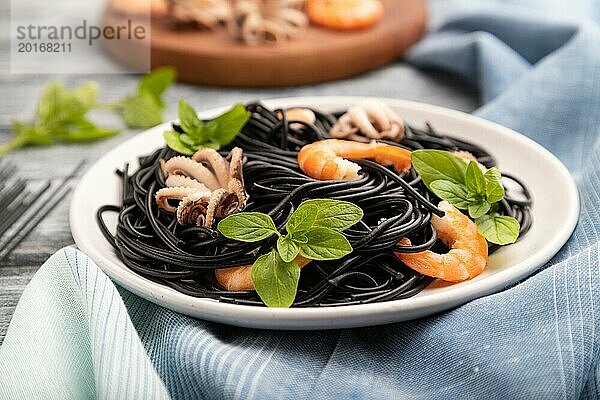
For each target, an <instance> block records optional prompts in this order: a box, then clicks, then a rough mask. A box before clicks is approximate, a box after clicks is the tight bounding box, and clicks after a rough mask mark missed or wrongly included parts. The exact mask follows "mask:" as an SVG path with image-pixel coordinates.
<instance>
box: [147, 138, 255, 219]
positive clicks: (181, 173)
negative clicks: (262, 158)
mask: <svg viewBox="0 0 600 400" xmlns="http://www.w3.org/2000/svg"><path fill="white" fill-rule="evenodd" d="M242 163H243V151H242V149H240V148H239V147H235V148H233V149H232V150H231V152H230V153H229V155H228V156H227V157H226V158H223V157H222V156H221V155H220V154H219V153H218V152H216V151H215V150H213V149H208V148H205V149H200V150H198V151H197V152H196V153H195V154H194V155H193V156H192V157H191V158H189V157H184V156H176V157H173V158H171V159H169V160H168V161H164V160H161V168H162V172H163V174H164V176H165V184H166V187H164V188H162V189H160V190H158V191H157V192H156V195H155V199H156V203H157V204H158V206H159V207H160V208H161V209H163V210H164V211H166V212H170V213H176V215H177V222H179V223H180V224H181V225H194V224H195V225H197V226H204V227H212V225H213V224H214V222H215V221H216V220H217V219H219V218H224V217H226V216H228V215H231V214H234V213H236V212H240V211H241V210H242V209H243V208H244V207H245V205H246V199H247V195H246V192H245V189H244V177H243V173H242ZM174 201H178V202H179V203H178V204H177V206H174V205H173V202H174Z"/></svg>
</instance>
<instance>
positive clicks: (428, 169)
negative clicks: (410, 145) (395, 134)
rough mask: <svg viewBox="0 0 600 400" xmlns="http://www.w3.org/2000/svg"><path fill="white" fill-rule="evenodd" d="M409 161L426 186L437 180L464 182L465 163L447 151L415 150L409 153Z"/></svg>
mask: <svg viewBox="0 0 600 400" xmlns="http://www.w3.org/2000/svg"><path fill="white" fill-rule="evenodd" d="M411 161H412V165H413V167H414V169H415V170H416V171H417V173H418V174H419V176H420V177H421V179H422V180H423V183H425V185H426V186H427V187H429V185H431V183H432V182H434V181H438V180H443V181H450V182H452V183H455V184H463V185H464V184H465V175H466V173H467V163H466V162H465V161H464V160H463V159H461V158H460V157H457V156H455V155H453V154H451V153H449V152H447V151H442V150H415V151H413V152H412V153H411Z"/></svg>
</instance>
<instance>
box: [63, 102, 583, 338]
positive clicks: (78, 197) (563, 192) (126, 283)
mask: <svg viewBox="0 0 600 400" xmlns="http://www.w3.org/2000/svg"><path fill="white" fill-rule="evenodd" d="M360 100H361V99H360V98H357V97H314V98H311V97H307V98H287V99H277V100H268V101H264V103H265V104H266V105H267V106H269V107H292V106H301V105H310V106H312V107H316V108H319V109H322V110H324V111H334V110H343V109H345V108H347V107H348V106H350V105H352V104H355V103H357V102H358V101H360ZM386 102H387V103H388V104H389V105H390V106H392V107H393V108H394V109H395V110H396V111H397V112H398V113H399V114H400V115H401V116H402V117H404V118H405V119H406V120H407V121H408V122H409V123H411V124H414V125H417V126H418V125H423V124H424V122H426V121H429V122H431V123H432V125H433V126H434V127H436V128H437V129H438V130H440V131H441V132H444V133H448V134H451V135H454V136H456V137H458V138H461V139H466V140H468V141H471V142H473V143H475V144H478V145H481V146H483V147H484V148H485V149H487V150H488V151H490V152H491V153H492V154H493V155H494V156H495V157H496V159H497V160H498V163H499V166H500V168H501V170H502V171H505V172H508V173H511V174H514V175H515V176H517V177H519V178H521V179H522V180H523V181H524V182H525V183H526V184H527V185H528V187H529V189H530V190H531V193H532V195H533V197H534V205H533V210H532V211H533V219H534V223H533V227H532V229H531V230H530V231H529V233H528V234H527V235H526V236H525V237H523V238H522V239H521V240H519V241H518V242H517V243H516V244H513V245H510V246H507V247H504V248H502V249H500V250H499V251H497V252H495V253H494V254H493V255H492V256H491V257H490V260H489V266H488V267H487V268H486V269H485V271H484V272H483V273H482V274H481V275H479V276H478V277H476V278H475V279H472V280H470V281H467V282H463V283H459V284H454V285H439V284H433V285H431V286H430V287H428V288H426V289H425V290H423V291H422V292H421V293H420V294H419V295H417V296H415V297H412V298H409V299H404V300H395V301H388V302H383V303H375V304H367V305H352V306H344V307H330V308H298V309H293V308H292V309H269V308H266V307H255V306H242V305H234V304H226V303H219V302H218V301H216V300H211V299H198V298H194V297H190V296H186V295H184V294H181V293H179V292H177V291H175V290H173V289H170V288H168V287H165V286H162V285H159V284H157V283H154V282H152V281H150V280H148V279H145V278H143V277H141V276H139V275H137V274H135V273H134V272H132V271H130V270H129V269H128V268H126V267H125V266H124V265H123V263H122V262H121V261H120V260H119V258H118V257H117V255H116V254H115V252H114V250H113V249H112V247H111V246H110V245H109V244H108V242H107V241H106V240H105V239H104V237H103V236H102V234H101V233H100V229H99V228H98V226H97V224H96V218H95V214H96V210H97V209H98V207H100V206H101V205H104V204H119V201H120V200H119V193H120V185H119V179H118V178H117V176H116V175H115V173H114V171H115V169H116V168H120V167H122V166H123V164H124V163H125V162H129V163H131V164H132V167H137V161H136V160H137V157H138V156H140V155H145V154H148V153H150V152H151V151H152V150H154V149H156V148H157V147H159V146H162V145H163V139H162V132H163V131H164V130H166V129H168V128H169V126H170V124H169V123H167V124H163V125H160V126H157V127H155V128H152V129H150V130H148V131H146V132H143V133H140V134H139V135H137V136H135V137H134V138H132V139H130V140H128V141H127V142H125V143H123V144H121V145H120V146H118V147H117V148H115V149H114V150H112V151H111V152H110V153H108V154H106V155H105V156H104V157H102V158H101V159H100V160H99V161H98V162H97V163H96V164H95V165H94V166H92V168H91V169H90V170H89V171H88V172H87V173H86V174H85V176H84V177H83V178H82V179H81V181H80V183H79V185H78V187H77V189H76V190H75V193H74V195H73V199H72V201H71V212H70V219H71V231H72V232H73V237H74V238H75V242H76V243H77V245H78V246H79V248H80V249H81V250H82V251H84V252H85V253H86V254H87V255H88V256H90V257H91V258H92V259H93V260H94V261H95V262H96V263H97V264H98V265H99V266H100V268H102V270H103V271H104V272H106V273H107V274H108V275H109V276H110V277H111V278H112V279H113V280H114V281H115V282H117V283H118V284H119V285H121V286H123V287H125V288H127V289H129V290H130V291H132V292H134V293H136V294H137V295H139V296H141V297H144V298H146V299H148V300H150V301H152V302H155V303H157V304H160V305H162V306H165V307H167V308H170V309H172V310H174V311H177V312H180V313H183V314H187V315H190V316H193V317H197V318H201V319H206V320H210V321H217V322H222V323H226V324H231V325H238V326H245V327H253V328H268V329H330V328H348V327H359V326H369V325H378V324H385V323H390V322H398V321H405V320H410V319H414V318H419V317H423V316H426V315H430V314H434V313H437V312H440V311H444V310H447V309H450V308H453V307H456V306H458V305H460V304H463V303H466V302H468V301H469V300H472V299H474V298H477V297H481V296H485V295H487V294H490V293H494V292H497V291H500V290H502V289H503V288H505V287H507V286H508V285H511V284H512V283H515V282H517V281H518V280H520V279H523V278H525V277H526V276H528V275H530V274H531V273H533V272H534V271H535V270H536V269H538V268H539V267H541V266H542V265H543V264H545V263H546V262H547V261H548V260H550V258H552V256H554V254H556V253H557V252H558V250H559V249H560V248H561V247H562V246H563V244H565V242H566V241H567V239H568V238H569V236H570V235H571V233H572V232H573V229H574V228H575V225H576V223H577V217H578V215H579V199H578V195H577V189H576V187H575V184H574V182H573V179H572V178H571V176H570V175H569V172H568V171H567V169H566V168H565V166H564V165H563V164H562V163H561V162H560V161H559V160H558V159H557V158H556V157H554V156H553V155H552V154H551V153H550V152H548V151H547V150H546V149H544V148H543V147H542V146H540V145H538V144H537V143H535V142H533V141H532V140H530V139H528V138H526V137H524V136H522V135H520V134H518V133H516V132H514V131H512V130H510V129H507V128H504V127H502V126H499V125H497V124H494V123H491V122H488V121H485V120H482V119H479V118H476V117H473V116H471V115H468V114H464V113H461V112H458V111H453V110H448V109H445V108H440V107H435V106H431V105H427V104H421V103H415V102H409V101H400V100H386ZM223 111H224V108H221V109H216V110H211V111H208V112H206V113H203V115H201V116H202V117H206V118H209V117H213V116H215V115H218V113H220V112H223ZM556 210H560V212H556ZM108 215H111V214H108ZM108 215H107V216H108ZM114 226H115V219H110V220H109V227H110V228H113V227H114ZM432 286H433V287H432Z"/></svg>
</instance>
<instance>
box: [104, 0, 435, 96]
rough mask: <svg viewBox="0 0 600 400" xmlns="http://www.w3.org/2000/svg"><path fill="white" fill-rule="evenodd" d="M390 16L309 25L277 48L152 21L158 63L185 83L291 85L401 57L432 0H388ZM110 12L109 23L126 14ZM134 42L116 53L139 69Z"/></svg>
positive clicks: (115, 47) (110, 45) (116, 45)
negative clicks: (333, 26) (336, 25)
mask: <svg viewBox="0 0 600 400" xmlns="http://www.w3.org/2000/svg"><path fill="white" fill-rule="evenodd" d="M383 3H384V6H385V13H384V17H383V18H382V20H381V21H379V22H378V24H377V25H375V26H374V27H372V28H370V29H367V30H363V31H358V32H337V31H332V30H328V29H324V28H319V27H316V26H310V27H309V28H308V29H307V31H306V32H304V33H303V35H302V36H301V37H300V38H298V39H295V40H290V41H288V42H286V43H283V44H278V45H275V46H272V45H264V46H247V45H244V44H242V43H239V42H237V41H236V40H234V39H233V38H232V37H231V36H230V35H229V34H228V33H227V32H226V30H225V29H224V28H220V29H217V30H216V31H214V32H202V31H198V30H176V29H173V26H172V25H171V24H170V23H169V22H168V21H165V20H161V19H153V20H152V28H151V29H152V36H151V65H152V68H155V67H159V66H164V65H172V66H175V67H176V68H177V69H178V72H179V80H181V81H184V82H190V83H196V84H205V85H218V86H239V87H273V86H292V85H301V84H308V83H316V82H324V81H330V80H334V79H340V78H345V77H349V76H352V75H356V74H359V73H361V72H365V71H368V70H372V69H375V68H378V67H381V66H383V65H386V64H388V63H390V62H392V61H394V60H396V59H397V58H399V57H400V56H401V55H402V54H403V53H404V52H405V50H406V49H407V48H408V47H409V46H411V45H412V44H413V43H415V42H416V41H417V40H418V39H419V38H420V37H421V36H422V35H423V33H424V31H425V28H426V19H427V18H426V15H427V14H426V8H425V0H383ZM126 18H127V17H124V16H122V15H119V14H118V13H115V12H112V11H111V10H107V12H106V13H105V22H106V23H107V24H111V25H113V26H114V25H117V24H119V20H123V19H126ZM135 46H136V43H135V41H126V40H121V41H119V40H108V41H105V47H106V50H107V51H108V53H109V54H111V55H112V56H113V57H114V58H115V59H117V60H119V61H120V62H122V63H123V64H125V65H127V66H129V67H132V68H136V62H135V60H136V56H135V54H136V53H137V54H141V49H139V48H135Z"/></svg>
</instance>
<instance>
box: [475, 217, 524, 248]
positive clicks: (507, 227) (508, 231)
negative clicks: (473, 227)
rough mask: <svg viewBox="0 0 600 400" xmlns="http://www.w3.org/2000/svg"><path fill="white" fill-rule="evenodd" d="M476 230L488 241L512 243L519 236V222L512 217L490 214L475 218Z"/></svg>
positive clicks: (502, 243)
mask: <svg viewBox="0 0 600 400" xmlns="http://www.w3.org/2000/svg"><path fill="white" fill-rule="evenodd" d="M475 222H476V223H477V231H478V232H479V233H480V234H481V235H483V237H485V239H486V240H487V241H488V242H491V243H496V244H500V245H506V244H511V243H514V242H515V241H516V240H517V238H518V237H519V229H520V225H519V222H518V221H517V220H516V219H514V218H513V217H507V216H504V215H498V214H491V215H484V216H482V217H479V218H477V220H476V221H475Z"/></svg>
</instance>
